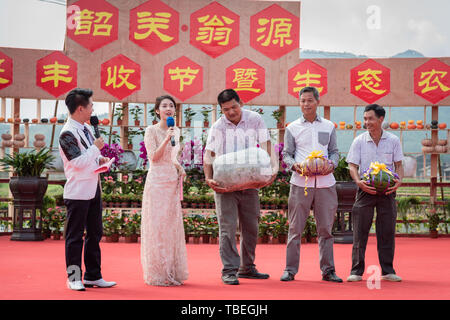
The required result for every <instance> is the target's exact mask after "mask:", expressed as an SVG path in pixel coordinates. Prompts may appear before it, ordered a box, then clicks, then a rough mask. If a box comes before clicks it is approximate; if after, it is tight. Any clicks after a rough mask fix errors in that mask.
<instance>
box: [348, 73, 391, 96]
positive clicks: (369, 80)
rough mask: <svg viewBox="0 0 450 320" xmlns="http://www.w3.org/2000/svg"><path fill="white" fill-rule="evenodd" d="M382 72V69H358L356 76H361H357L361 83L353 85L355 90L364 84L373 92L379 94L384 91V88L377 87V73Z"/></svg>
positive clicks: (378, 81)
mask: <svg viewBox="0 0 450 320" xmlns="http://www.w3.org/2000/svg"><path fill="white" fill-rule="evenodd" d="M382 73H383V71H381V70H372V69H370V68H369V69H367V70H363V71H358V76H361V78H359V79H358V80H357V82H360V83H361V84H359V85H356V86H355V89H356V91H359V90H360V89H361V88H362V87H363V86H364V87H365V88H366V89H367V90H369V91H370V92H372V93H374V94H377V95H380V94H383V93H385V92H386V89H378V88H380V84H381V78H380V77H379V75H380V74H382Z"/></svg>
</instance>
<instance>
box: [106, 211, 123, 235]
mask: <svg viewBox="0 0 450 320" xmlns="http://www.w3.org/2000/svg"><path fill="white" fill-rule="evenodd" d="M122 224H123V219H122V216H121V214H120V211H119V210H112V211H109V210H106V212H105V214H104V216H103V234H104V235H105V236H111V235H113V234H119V233H120V230H121V228H122Z"/></svg>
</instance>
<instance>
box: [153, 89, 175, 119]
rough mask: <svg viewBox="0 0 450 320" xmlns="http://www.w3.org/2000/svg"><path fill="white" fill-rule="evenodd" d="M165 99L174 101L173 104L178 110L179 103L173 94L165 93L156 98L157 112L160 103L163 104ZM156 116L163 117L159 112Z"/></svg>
mask: <svg viewBox="0 0 450 320" xmlns="http://www.w3.org/2000/svg"><path fill="white" fill-rule="evenodd" d="M164 99H169V100H170V101H172V102H173V105H174V106H175V112H176V111H177V103H176V102H175V99H174V98H172V96H169V95H164V96H159V97H157V98H156V102H155V112H156V110H159V105H160V104H161V102H162V101H163V100H164ZM156 116H157V117H158V119H161V117H160V116H159V114H158V113H157V114H156Z"/></svg>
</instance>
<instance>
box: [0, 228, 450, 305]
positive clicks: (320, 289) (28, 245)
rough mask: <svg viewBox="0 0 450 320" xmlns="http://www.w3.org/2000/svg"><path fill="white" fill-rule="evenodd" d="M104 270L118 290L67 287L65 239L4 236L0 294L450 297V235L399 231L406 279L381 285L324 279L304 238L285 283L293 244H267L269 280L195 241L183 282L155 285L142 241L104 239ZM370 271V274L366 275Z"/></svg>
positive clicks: (344, 250) (259, 259)
mask: <svg viewBox="0 0 450 320" xmlns="http://www.w3.org/2000/svg"><path fill="white" fill-rule="evenodd" d="M101 247H102V267H103V268H102V273H103V276H104V277H105V279H106V280H113V281H116V282H117V283H118V285H117V286H116V287H114V288H111V289H96V288H94V289H87V291H85V292H73V291H70V290H69V289H67V288H66V286H65V281H66V275H65V272H64V270H65V265H64V241H63V240H60V241H55V240H45V241H44V242H17V241H10V240H9V236H2V237H0V252H1V258H0V286H1V288H2V290H0V299H1V300H7V299H38V300H46V299H57V300H76V299H89V300H91V299H95V300H108V299H161V300H166V299H167V300H192V299H201V300H210V299H216V300H228V299H233V300H241V299H248V300H260V299H270V300H279V299H281V300H291V299H368V300H375V299H388V300H390V299H413V300H415V299H450V273H449V272H448V270H449V266H450V239H449V238H441V239H428V238H397V239H396V255H395V262H394V267H395V269H396V271H397V274H398V275H400V276H401V277H402V278H403V282H400V283H390V282H386V281H381V289H379V290H377V289H372V290H369V289H368V288H367V282H366V281H362V282H359V283H348V282H344V283H342V284H335V283H327V282H324V281H321V275H320V270H319V262H318V260H319V259H318V255H319V252H318V245H317V244H304V245H302V251H301V263H300V272H299V274H297V276H296V281H293V282H288V283H285V282H281V281H279V278H280V276H281V274H282V271H283V268H284V263H285V245H271V244H269V245H268V244H259V245H258V246H257V251H256V265H257V268H258V269H259V270H260V271H261V272H265V273H269V274H270V276H271V277H270V279H268V280H251V279H240V282H241V284H240V285H239V286H226V285H223V284H222V282H221V280H220V270H221V263H220V258H219V252H218V248H219V247H218V245H213V244H200V245H195V244H188V246H187V249H188V259H189V273H190V276H189V279H188V280H187V281H186V283H185V285H183V286H180V287H151V286H147V285H146V284H144V282H143V280H142V271H141V264H140V245H139V244H128V243H104V242H102V244H101ZM351 248H352V247H351V245H344V244H336V245H335V246H334V255H335V264H336V271H337V274H338V275H339V276H340V277H341V278H343V279H344V280H345V279H346V278H347V276H348V274H349V271H350V265H351ZM371 264H374V265H378V258H377V253H376V239H375V238H374V237H370V240H369V244H368V247H367V254H366V268H367V266H369V265H371ZM368 277H369V275H367V274H366V275H365V276H364V280H366V279H367V278H368Z"/></svg>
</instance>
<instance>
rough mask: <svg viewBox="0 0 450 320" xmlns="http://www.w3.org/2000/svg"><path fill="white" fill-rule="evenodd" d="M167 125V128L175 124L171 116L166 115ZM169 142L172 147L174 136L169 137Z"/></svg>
mask: <svg viewBox="0 0 450 320" xmlns="http://www.w3.org/2000/svg"><path fill="white" fill-rule="evenodd" d="M167 126H168V127H169V128H171V127H174V126H175V120H173V118H172V117H168V118H167ZM170 143H171V144H172V147H174V146H175V138H174V137H173V136H172V137H170Z"/></svg>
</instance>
